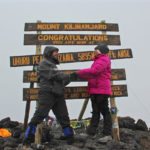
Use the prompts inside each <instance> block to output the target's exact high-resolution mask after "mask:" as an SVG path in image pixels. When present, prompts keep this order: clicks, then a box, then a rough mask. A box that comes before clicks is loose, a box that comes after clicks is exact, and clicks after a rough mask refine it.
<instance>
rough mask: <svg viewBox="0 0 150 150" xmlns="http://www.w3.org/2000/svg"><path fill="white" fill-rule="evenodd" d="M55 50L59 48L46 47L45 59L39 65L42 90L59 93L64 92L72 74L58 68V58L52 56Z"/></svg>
mask: <svg viewBox="0 0 150 150" xmlns="http://www.w3.org/2000/svg"><path fill="white" fill-rule="evenodd" d="M53 51H58V48H56V47H52V46H48V47H46V48H45V49H44V53H43V55H44V59H43V60H42V61H41V62H40V63H39V66H38V78H39V86H40V91H47V92H52V93H54V94H57V95H63V94H64V88H65V86H66V85H67V84H69V83H70V76H69V75H66V74H64V73H63V72H61V71H59V70H58V69H57V66H56V65H57V64H59V61H58V59H56V58H54V57H52V53H53Z"/></svg>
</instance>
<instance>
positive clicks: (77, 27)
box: [10, 22, 133, 143]
mask: <svg viewBox="0 0 150 150" xmlns="http://www.w3.org/2000/svg"><path fill="white" fill-rule="evenodd" d="M25 31H37V34H25V35H24V45H36V55H24V56H11V57H10V66H11V67H20V66H33V65H34V66H36V65H38V64H39V62H40V61H41V60H42V59H43V56H42V55H41V45H97V44H99V43H106V44H107V45H120V44H121V42H120V36H119V35H114V34H113V35H107V34H106V31H114V32H118V31H119V27H118V24H114V23H105V22H101V23H46V22H45V23H44V22H37V23H25ZM41 31H51V32H53V31H102V34H41ZM108 55H109V56H110V58H111V59H112V60H117V59H126V58H133V56H132V51H131V49H129V48H128V49H115V50H110V52H109V54H108ZM93 57H94V53H93V50H92V51H84V52H83V51H82V52H67V53H60V54H59V61H60V63H74V62H86V61H91V60H92V59H93ZM62 71H63V72H65V73H66V74H69V73H71V72H74V71H75V70H62ZM111 80H112V91H113V94H112V97H111V99H110V104H111V113H112V120H113V137H114V139H115V140H116V141H119V140H120V138H119V127H118V124H117V123H118V120H117V108H116V103H115V99H114V97H124V96H128V92H127V85H113V81H115V80H126V74H125V69H112V77H111ZM76 81H77V82H85V81H84V80H81V79H78V78H77V80H74V81H73V82H76ZM23 82H24V83H30V88H24V89H23V100H24V101H27V104H29V105H28V106H26V115H25V118H26V119H25V120H26V121H25V122H26V123H27V121H28V115H29V107H30V101H32V100H38V91H39V88H34V86H33V84H34V83H37V73H36V72H35V71H24V75H23ZM37 84H38V83H37ZM65 98H66V99H84V98H85V101H84V105H83V107H82V110H81V112H80V115H79V118H78V120H81V119H82V116H83V114H84V111H85V109H86V106H87V103H88V100H89V95H88V93H87V87H85V86H83V87H81V86H78V87H66V88H65ZM27 108H28V109H27ZM115 129H117V130H115ZM36 143H40V137H39V138H38V139H37V140H36Z"/></svg>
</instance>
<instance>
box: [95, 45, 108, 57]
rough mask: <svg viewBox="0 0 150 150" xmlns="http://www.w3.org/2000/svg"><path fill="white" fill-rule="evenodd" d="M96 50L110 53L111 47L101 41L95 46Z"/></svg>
mask: <svg viewBox="0 0 150 150" xmlns="http://www.w3.org/2000/svg"><path fill="white" fill-rule="evenodd" d="M94 49H95V50H99V51H100V52H101V53H102V54H107V53H109V48H108V46H107V45H106V44H104V43H100V44H98V45H97V46H96V47H95V48H94Z"/></svg>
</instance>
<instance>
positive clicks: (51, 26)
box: [24, 22, 119, 31]
mask: <svg viewBox="0 0 150 150" xmlns="http://www.w3.org/2000/svg"><path fill="white" fill-rule="evenodd" d="M24 31H119V28H118V24H116V23H47V22H43V23H25V29H24Z"/></svg>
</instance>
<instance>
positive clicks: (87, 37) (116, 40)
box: [24, 34, 120, 45]
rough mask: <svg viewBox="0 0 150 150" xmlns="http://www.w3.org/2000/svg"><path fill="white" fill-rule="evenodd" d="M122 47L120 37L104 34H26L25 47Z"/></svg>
mask: <svg viewBox="0 0 150 150" xmlns="http://www.w3.org/2000/svg"><path fill="white" fill-rule="evenodd" d="M99 43H106V44H107V45H120V36H119V35H104V34H101V35H100V34H25V35H24V45H97V44H99Z"/></svg>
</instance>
